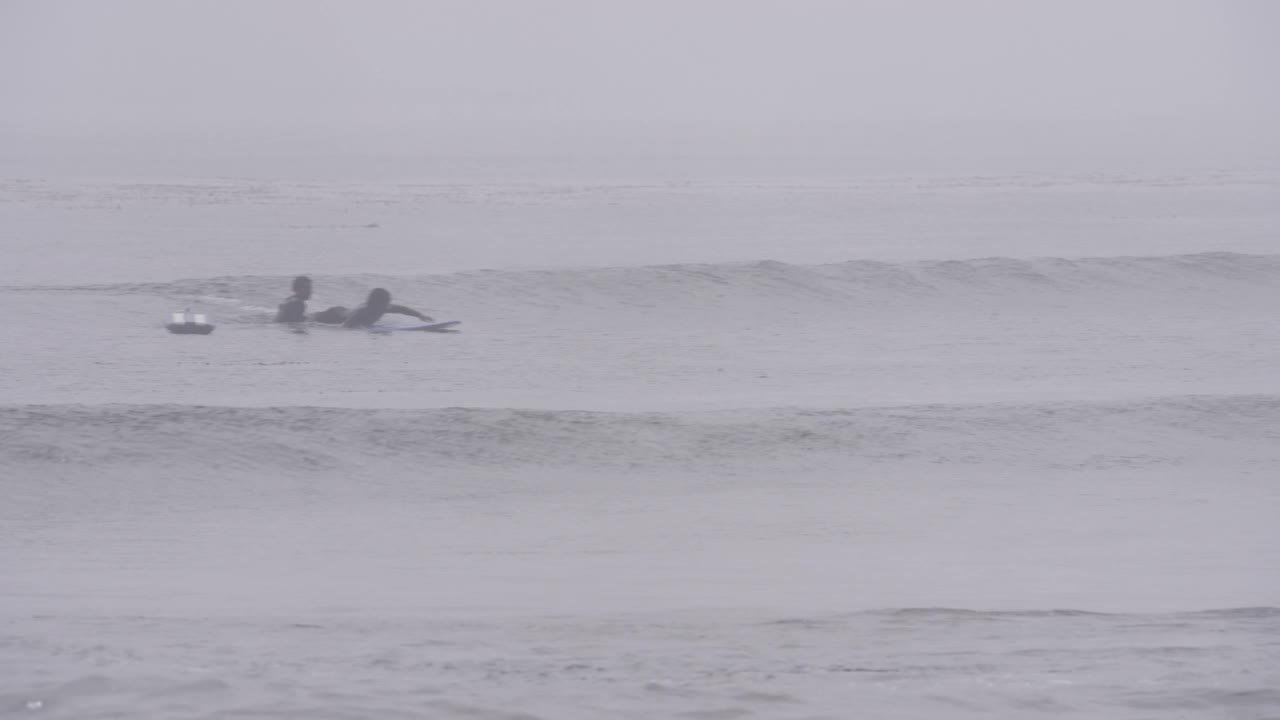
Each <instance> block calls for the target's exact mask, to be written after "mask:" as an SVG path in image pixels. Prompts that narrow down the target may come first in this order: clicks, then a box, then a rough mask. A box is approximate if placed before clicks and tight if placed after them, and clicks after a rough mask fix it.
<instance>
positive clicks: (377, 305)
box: [364, 288, 391, 312]
mask: <svg viewBox="0 0 1280 720" xmlns="http://www.w3.org/2000/svg"><path fill="white" fill-rule="evenodd" d="M364 304H365V307H367V308H369V309H370V310H376V311H378V312H386V310H387V306H389V305H390V304H391V293H389V292H387V291H386V290H383V289H382V288H374V289H373V290H371V291H370V292H369V299H368V300H366V301H365V303H364Z"/></svg>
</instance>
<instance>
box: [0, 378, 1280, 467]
mask: <svg viewBox="0 0 1280 720" xmlns="http://www.w3.org/2000/svg"><path fill="white" fill-rule="evenodd" d="M0 439H3V442H2V443H0V468H4V467H17V466H25V467H30V466H32V465H38V466H44V467H49V468H55V467H63V468H72V467H82V468H91V469H98V470H101V469H105V468H110V467H123V468H138V467H142V468H149V469H152V470H156V471H160V470H166V469H175V468H179V469H183V471H184V472H197V471H207V472H218V471H231V470H263V469H267V470H272V471H275V472H285V473H287V472H311V471H315V470H317V469H344V470H349V471H352V472H358V471H359V469H360V468H365V467H369V466H370V465H371V464H378V463H388V462H391V463H396V464H399V465H404V466H407V467H409V468H422V467H448V466H454V467H456V466H490V467H522V468H529V467H538V466H543V467H549V468H558V467H584V468H614V469H628V468H638V469H643V468H653V467H669V468H688V469H708V468H716V467H721V468H733V467H742V466H744V465H755V464H760V463H769V462H779V463H787V464H789V465H791V466H795V465H796V464H797V463H799V464H803V463H804V462H805V461H806V460H810V459H818V458H821V459H830V458H831V457H833V456H837V457H844V458H846V459H849V460H859V461H866V462H899V461H922V462H929V463H949V464H978V463H995V464H1004V465H1013V466H1024V467H1041V468H1043V467H1057V468H1075V469H1085V468H1090V469H1105V468H1115V467H1142V466H1153V465H1155V466H1158V465H1169V464H1178V463H1182V462H1186V461H1187V460H1188V458H1192V457H1205V456H1206V454H1208V456H1211V457H1225V456H1230V457H1232V458H1233V459H1234V460H1235V461H1236V462H1241V463H1246V464H1247V463H1249V462H1251V461H1256V462H1272V463H1273V462H1274V458H1271V457H1270V456H1269V455H1267V453H1266V452H1265V450H1263V451H1260V450H1259V448H1267V447H1277V446H1280V396H1274V395H1242V396H1181V397H1165V398H1157V399H1152V400H1146V401H1114V402H1040V403H1029V404H1003V403H994V404H974V405H915V406H903V407H883V408H857V409H836V410H819V409H794V408H776V409H742V410H728V411H718V412H667V413H658V412H653V413H608V412H585V411H534V410H520V409H469V408H445V409H412V410H396V409H347V408H320V407H268V408H250V407H212V406H181V405H102V406H76V405H70V406H39V405H34V406H28V405H22V406H8V407H0ZM1117 447H1122V448H1126V452H1125V453H1124V454H1122V455H1121V454H1115V453H1114V452H1108V451H1106V450H1105V449H1106V448H1111V449H1112V450H1113V451H1114V449H1115V448H1117ZM1259 453H1261V454H1259Z"/></svg>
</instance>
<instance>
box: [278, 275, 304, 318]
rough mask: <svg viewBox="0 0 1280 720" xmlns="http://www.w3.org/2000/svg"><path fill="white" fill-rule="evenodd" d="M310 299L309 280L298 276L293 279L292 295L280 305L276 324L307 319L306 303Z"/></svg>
mask: <svg viewBox="0 0 1280 720" xmlns="http://www.w3.org/2000/svg"><path fill="white" fill-rule="evenodd" d="M310 299H311V278H309V277H307V276H306V275H299V276H298V277H296V278H294V279H293V294H292V295H290V296H289V297H288V299H287V300H285V301H284V302H282V303H280V307H279V308H278V309H277V310H276V322H302V321H303V320H306V319H307V301H308V300H310Z"/></svg>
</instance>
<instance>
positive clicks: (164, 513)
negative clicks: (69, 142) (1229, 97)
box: [0, 172, 1280, 720]
mask: <svg viewBox="0 0 1280 720" xmlns="http://www.w3.org/2000/svg"><path fill="white" fill-rule="evenodd" d="M0 249H2V250H3V258H4V262H3V263H0V309H3V315H4V318H5V322H4V323H3V324H0V347H2V348H3V351H2V352H0V488H3V490H4V493H3V501H2V502H0V716H4V717H31V718H119V717H131V718H132V717H140V718H172V719H177V718H232V717H234V718H268V717H270V718H280V717H297V718H472V719H474V718H493V719H506V720H515V719H520V720H534V719H543V718H548V719H549V718H583V719H588V718H590V719H595V718H658V717H664V718H665V717H683V718H700V719H703V720H719V719H723V720H728V719H730V718H750V717H757V718H849V717H874V718H910V719H913V720H914V719H923V718H1010V719H1013V718H1019V719H1021V718H1032V717H1055V718H1060V717H1080V718H1109V719H1126V718H1134V719H1138V718H1163V717H1186V718H1232V719H1240V718H1250V719H1255V718H1276V717H1280V530H1277V528H1278V527H1280V482H1278V481H1280V175H1277V174H1274V173H1262V172H1254V173H1242V172H1216V173H1199V174H1195V175H1186V176H1177V177H1173V176H1162V177H1155V176H1119V175H1115V176H1087V177H1085V176H1080V177H1058V176H1012V177H968V178H966V177H951V178H936V177H931V178H925V177H918V178H885V179H866V180H859V181H849V182H836V181H830V180H827V181H821V182H818V181H812V182H801V181H796V182H785V183H784V182H779V181H770V182H758V183H752V182H743V181H737V182H699V183H658V182H652V183H644V182H637V183H631V184H622V183H591V182H529V183H515V182H507V183H496V182H488V183H484V182H474V183H464V184H459V183H443V182H441V183H430V182H423V183H413V184H378V183H361V184H355V183H290V182H266V181H263V182H251V181H240V180H174V181H168V182H156V181H147V182H135V181H116V182H104V181H93V182H90V181H84V182H73V181H54V180H40V179H9V180H5V181H2V182H0ZM299 273H306V274H309V275H311V276H312V277H313V278H314V280H315V284H316V296H315V297H314V298H313V299H312V301H311V307H312V308H313V309H320V308H324V307H326V306H328V305H332V304H344V305H354V304H356V303H358V302H359V301H360V300H361V299H362V298H363V296H364V295H365V294H366V293H367V292H368V290H369V289H370V288H372V287H377V286H381V287H386V288H388V289H389V290H390V291H391V292H392V293H393V295H394V297H395V300H396V301H397V302H400V303H403V304H405V305H409V306H411V307H414V308H418V309H420V310H423V311H425V312H427V313H429V314H431V315H433V316H435V317H436V318H438V319H441V320H461V321H463V324H462V325H461V326H460V327H461V330H462V332H460V333H457V334H430V333H396V334H382V335H378V334H372V333H366V332H363V331H346V330H340V329H333V328H327V327H309V328H297V327H286V326H281V325H276V324H273V323H271V322H270V319H271V316H272V314H273V312H274V308H275V305H276V304H277V303H278V302H280V301H281V300H282V299H283V298H284V297H285V296H287V295H288V294H289V281H290V279H291V277H292V276H293V275H295V274H299ZM185 308H190V309H192V310H193V311H196V312H201V313H206V314H207V315H209V316H210V318H211V319H212V320H213V321H214V322H215V323H217V325H218V328H217V330H216V331H215V332H214V333H213V334H212V335H210V336H207V337H205V336H176V335H170V334H168V333H166V332H165V331H164V329H163V327H162V326H163V323H164V322H165V320H166V318H167V316H168V314H169V313H171V312H174V311H180V310H183V309H185ZM389 319H395V318H389ZM403 320H405V321H406V322H407V321H408V318H403Z"/></svg>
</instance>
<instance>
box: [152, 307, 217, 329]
mask: <svg viewBox="0 0 1280 720" xmlns="http://www.w3.org/2000/svg"><path fill="white" fill-rule="evenodd" d="M213 328H214V325H213V324H212V323H210V322H209V319H208V318H207V317H205V316H204V314H202V313H193V312H191V311H189V310H188V311H183V312H180V313H174V314H173V315H171V316H169V322H168V323H167V324H166V325H165V326H164V329H165V330H168V331H169V332H171V333H173V334H175V335H208V334H209V333H211V332H213Z"/></svg>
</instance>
